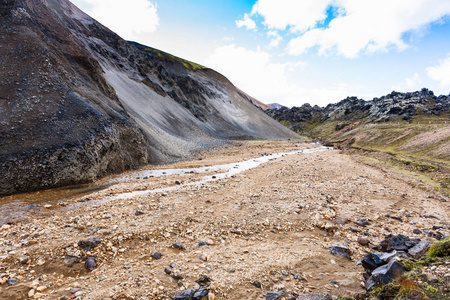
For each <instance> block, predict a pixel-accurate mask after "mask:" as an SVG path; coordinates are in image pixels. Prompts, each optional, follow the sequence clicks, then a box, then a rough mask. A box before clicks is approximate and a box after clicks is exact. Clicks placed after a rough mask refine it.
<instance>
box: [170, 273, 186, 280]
mask: <svg viewBox="0 0 450 300" xmlns="http://www.w3.org/2000/svg"><path fill="white" fill-rule="evenodd" d="M171 277H172V278H173V279H175V280H181V279H183V278H184V277H183V275H181V274H180V273H173V274H172V275H171Z"/></svg>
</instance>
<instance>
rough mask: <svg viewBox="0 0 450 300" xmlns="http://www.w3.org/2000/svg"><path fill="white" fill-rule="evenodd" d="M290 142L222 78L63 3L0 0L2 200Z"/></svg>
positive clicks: (286, 134)
mask: <svg viewBox="0 0 450 300" xmlns="http://www.w3.org/2000/svg"><path fill="white" fill-rule="evenodd" d="M180 47H182V45H180ZM291 137H296V135H295V134H294V133H293V132H291V131H290V130H288V129H286V128H285V127H283V126H282V125H280V124H279V123H277V122H276V121H274V120H273V119H272V118H270V117H269V116H267V115H265V114H264V113H263V112H262V111H261V110H260V109H259V108H257V107H255V106H254V105H252V103H251V102H250V101H249V99H248V96H246V95H245V94H243V93H242V92H241V91H240V90H238V89H237V88H236V87H234V86H233V84H231V83H230V82H229V81H228V80H227V79H226V78H225V77H224V76H222V75H221V74H219V73H217V72H215V71H213V70H211V69H208V68H206V67H203V66H200V65H198V64H195V63H192V62H189V61H186V60H183V59H181V58H178V57H175V56H172V55H170V54H167V53H164V52H162V51H159V50H156V49H154V48H151V47H147V46H143V45H140V44H138V43H132V42H127V41H125V40H123V39H122V38H120V37H119V36H118V35H116V34H115V33H114V32H112V31H110V30H109V29H108V28H106V27H104V26H102V25H101V24H100V23H98V22H97V21H95V20H94V19H92V18H91V17H89V16H88V15H86V14H85V13H83V12H82V11H81V10H79V9H78V8H77V7H75V6H74V5H73V4H72V3H71V2H69V1H67V0H0V194H2V195H6V194H12V193H17V192H25V191H32V190H38V189H43V188H52V187H58V186H65V185H71V184H78V183H84V182H90V181H92V180H95V179H97V178H99V177H101V176H104V175H107V174H111V173H117V172H121V171H124V170H128V169H133V168H138V167H140V166H142V165H145V164H148V163H164V162H171V161H175V160H180V159H186V158H189V157H190V156H191V154H192V151H195V150H200V149H208V148H210V147H213V146H216V145H219V144H221V143H223V142H224V141H226V140H230V139H243V138H291Z"/></svg>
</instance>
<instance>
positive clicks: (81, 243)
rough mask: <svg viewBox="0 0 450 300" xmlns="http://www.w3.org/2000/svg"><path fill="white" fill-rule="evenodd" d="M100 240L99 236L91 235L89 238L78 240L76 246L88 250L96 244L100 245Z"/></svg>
mask: <svg viewBox="0 0 450 300" xmlns="http://www.w3.org/2000/svg"><path fill="white" fill-rule="evenodd" d="M101 242H102V240H101V239H100V238H99V237H91V238H88V239H87V240H84V241H79V242H78V246H80V247H81V248H83V249H84V250H87V251H89V250H91V249H92V248H95V247H97V246H98V245H100V244H101Z"/></svg>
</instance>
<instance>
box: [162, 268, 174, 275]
mask: <svg viewBox="0 0 450 300" xmlns="http://www.w3.org/2000/svg"><path fill="white" fill-rule="evenodd" d="M164 273H166V274H167V275H170V274H172V270H171V269H169V268H164Z"/></svg>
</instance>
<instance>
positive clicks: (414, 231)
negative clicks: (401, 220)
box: [413, 228, 422, 234]
mask: <svg viewBox="0 0 450 300" xmlns="http://www.w3.org/2000/svg"><path fill="white" fill-rule="evenodd" d="M413 233H414V234H421V233H422V230H420V229H418V228H416V229H414V230H413Z"/></svg>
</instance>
